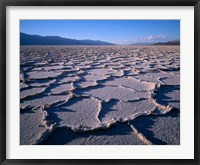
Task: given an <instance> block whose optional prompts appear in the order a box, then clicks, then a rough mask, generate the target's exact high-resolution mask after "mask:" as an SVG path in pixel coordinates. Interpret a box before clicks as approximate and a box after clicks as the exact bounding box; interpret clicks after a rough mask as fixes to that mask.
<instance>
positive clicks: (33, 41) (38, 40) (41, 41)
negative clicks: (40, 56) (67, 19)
mask: <svg viewBox="0 0 200 165" xmlns="http://www.w3.org/2000/svg"><path fill="white" fill-rule="evenodd" d="M20 45H114V44H112V43H109V42H104V41H99V40H76V39H69V38H62V37H58V36H40V35H29V34H25V33H20Z"/></svg>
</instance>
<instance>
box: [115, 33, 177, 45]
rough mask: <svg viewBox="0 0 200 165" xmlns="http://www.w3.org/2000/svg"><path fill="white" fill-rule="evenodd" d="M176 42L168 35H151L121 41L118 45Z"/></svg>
mask: <svg viewBox="0 0 200 165" xmlns="http://www.w3.org/2000/svg"><path fill="white" fill-rule="evenodd" d="M171 40H175V38H172V37H168V36H166V35H162V34H159V35H149V36H145V37H140V38H133V39H125V40H121V41H119V42H118V43H119V44H134V43H148V42H149V43H154V42H166V41H171Z"/></svg>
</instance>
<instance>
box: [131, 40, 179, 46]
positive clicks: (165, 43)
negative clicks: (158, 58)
mask: <svg viewBox="0 0 200 165" xmlns="http://www.w3.org/2000/svg"><path fill="white" fill-rule="evenodd" d="M130 45H146V46H148V45H180V40H173V41H167V42H139V43H134V44H130Z"/></svg>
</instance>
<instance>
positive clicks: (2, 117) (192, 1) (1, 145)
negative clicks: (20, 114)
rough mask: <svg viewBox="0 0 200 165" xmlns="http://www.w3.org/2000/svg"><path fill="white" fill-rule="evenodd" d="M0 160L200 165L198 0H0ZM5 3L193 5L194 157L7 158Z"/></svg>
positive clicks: (12, 4) (25, 4) (21, 4)
mask: <svg viewBox="0 0 200 165" xmlns="http://www.w3.org/2000/svg"><path fill="white" fill-rule="evenodd" d="M0 4H1V5H0V11H1V12H0V20H1V26H0V27H1V30H0V36H1V40H0V50H1V55H0V79H1V80H0V91H1V95H0V138H1V139H0V162H1V164H19V165H21V164H38V165H39V164H152V165H153V164H163V165H164V164H185V165H186V164H187V165H198V164H200V152H199V148H200V147H199V144H200V143H199V139H200V136H199V134H200V131H199V128H200V126H199V124H200V122H199V119H200V113H199V93H200V89H199V82H200V81H199V77H200V76H199V73H200V72H199V71H200V65H199V63H200V60H199V57H198V55H199V53H200V42H199V39H200V32H199V31H200V21H199V19H200V2H199V0H109V1H108V0H95V1H92V0H57V1H56V0H40V1H38V0H3V1H1V2H0ZM7 6H194V46H195V47H194V50H195V52H194V59H195V60H194V77H195V79H194V87H195V90H194V92H195V93H194V98H195V99H194V105H195V109H194V113H195V116H194V132H195V133H194V138H195V139H194V142H195V145H194V153H195V154H194V159H192V160H191V159H162V160H161V159H149V160H147V159H145V160H142V159H126V160H123V159H117V160H113V159H107V160H102V159H101V160H97V159H87V160H81V159H77V160H72V159H51V160H48V159H38V160H36V159H28V160H27V159H7V158H6V7H7Z"/></svg>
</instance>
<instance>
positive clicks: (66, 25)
mask: <svg viewBox="0 0 200 165" xmlns="http://www.w3.org/2000/svg"><path fill="white" fill-rule="evenodd" d="M20 32H23V33H27V34H37V35H42V36H60V37H64V38H73V39H92V40H101V41H107V42H111V43H116V44H131V43H146V42H164V41H170V40H176V39H180V21H179V20H21V21H20Z"/></svg>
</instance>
